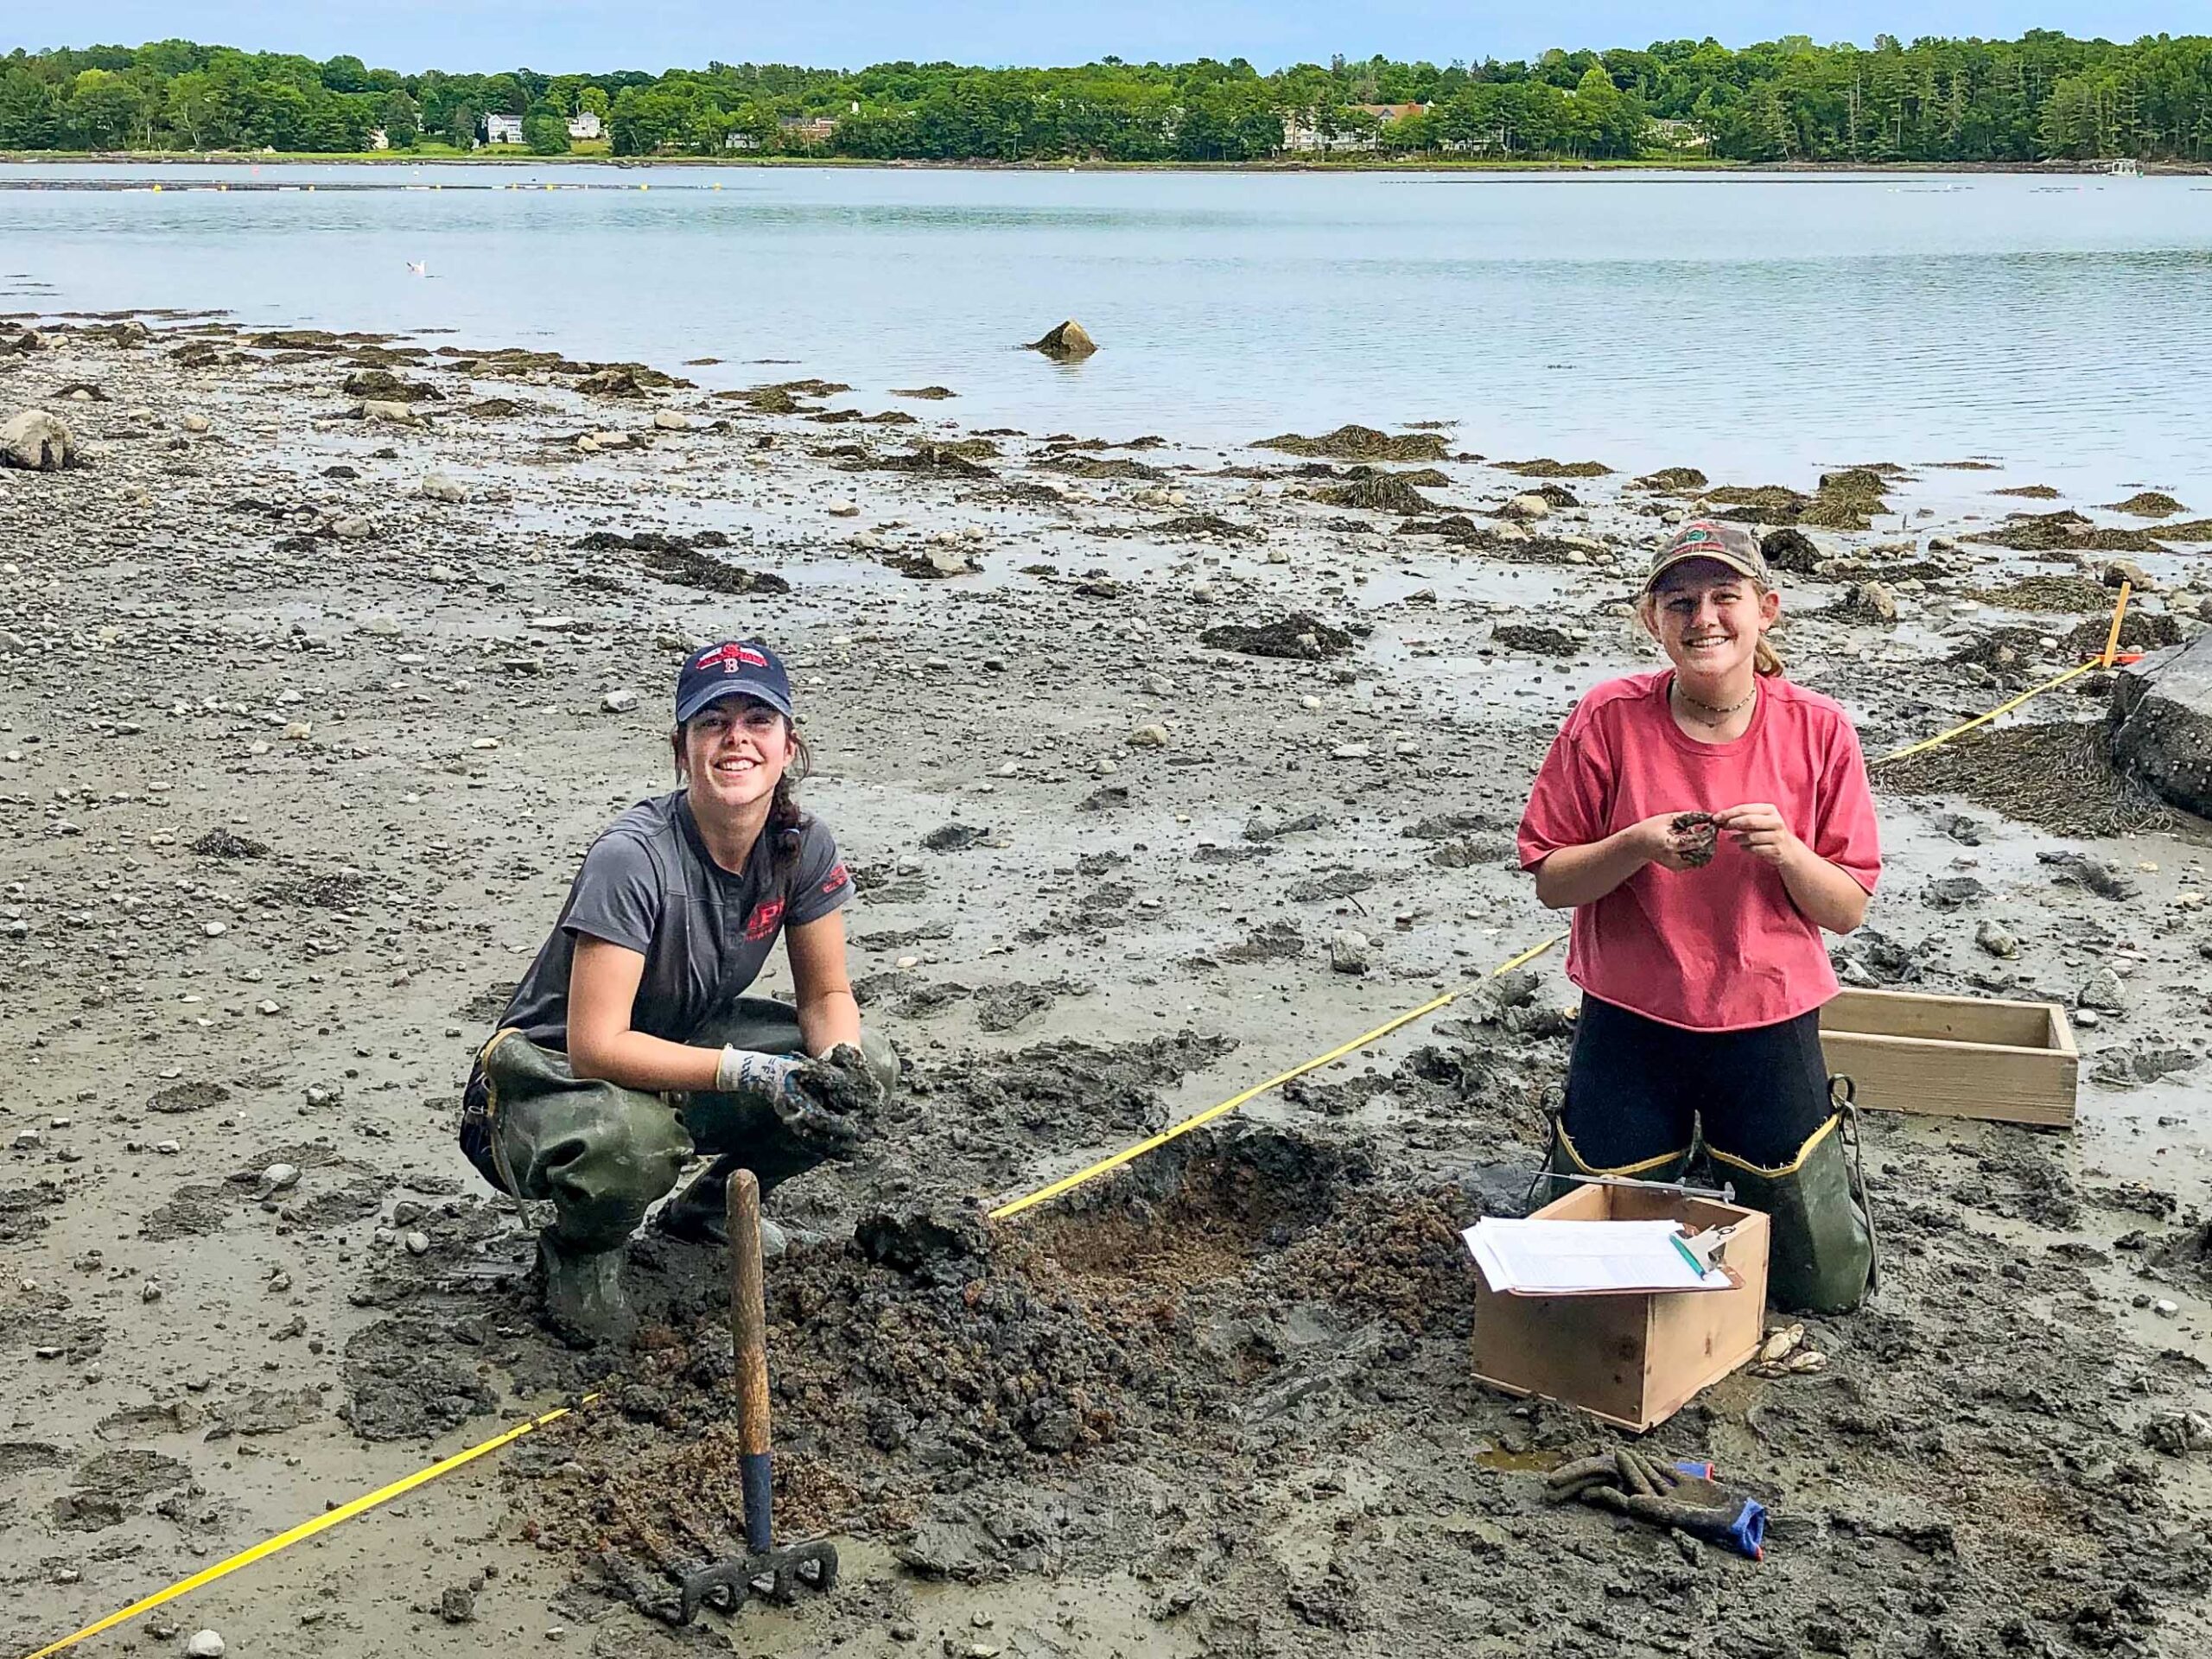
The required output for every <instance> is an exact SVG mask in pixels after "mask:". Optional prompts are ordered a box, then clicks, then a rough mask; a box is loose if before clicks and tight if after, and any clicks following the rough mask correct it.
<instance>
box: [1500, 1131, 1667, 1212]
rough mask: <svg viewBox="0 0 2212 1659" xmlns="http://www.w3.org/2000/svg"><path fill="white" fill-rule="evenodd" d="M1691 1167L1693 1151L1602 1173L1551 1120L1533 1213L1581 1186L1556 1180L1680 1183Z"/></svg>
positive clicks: (1534, 1191)
mask: <svg viewBox="0 0 2212 1659" xmlns="http://www.w3.org/2000/svg"><path fill="white" fill-rule="evenodd" d="M1689 1166H1690V1148H1689V1147H1683V1148H1682V1149H1681V1151H1680V1152H1669V1153H1664V1154H1661V1155H1660V1156H1659V1157H1656V1158H1647V1159H1645V1160H1643V1162H1642V1163H1640V1164H1624V1165H1623V1166H1621V1167H1620V1168H1618V1169H1599V1168H1596V1167H1593V1166H1591V1165H1589V1164H1586V1163H1584V1162H1583V1161H1582V1158H1581V1154H1579V1153H1577V1152H1576V1151H1575V1149H1574V1142H1573V1141H1570V1140H1568V1139H1567V1125H1566V1124H1565V1123H1564V1122H1561V1121H1560V1118H1559V1117H1557V1116H1554V1117H1553V1119H1552V1144H1551V1149H1550V1151H1549V1152H1548V1153H1547V1154H1545V1157H1544V1173H1542V1174H1541V1175H1539V1176H1537V1177H1536V1179H1535V1183H1534V1185H1533V1186H1532V1187H1531V1189H1530V1196H1531V1202H1530V1204H1529V1208H1530V1209H1531V1210H1532V1211H1535V1210H1541V1209H1542V1208H1543V1207H1544V1206H1545V1205H1548V1204H1549V1203H1550V1202H1551V1201H1552V1200H1553V1199H1554V1198H1565V1197H1566V1196H1567V1194H1568V1193H1569V1192H1573V1191H1574V1189H1575V1188H1576V1187H1578V1186H1580V1185H1582V1183H1581V1181H1580V1180H1579V1179H1553V1178H1554V1177H1579V1176H1584V1175H1608V1176H1613V1177H1616V1178H1618V1179H1627V1180H1634V1181H1679V1180H1681V1179H1682V1172H1683V1171H1685V1170H1687V1169H1688V1167H1689Z"/></svg>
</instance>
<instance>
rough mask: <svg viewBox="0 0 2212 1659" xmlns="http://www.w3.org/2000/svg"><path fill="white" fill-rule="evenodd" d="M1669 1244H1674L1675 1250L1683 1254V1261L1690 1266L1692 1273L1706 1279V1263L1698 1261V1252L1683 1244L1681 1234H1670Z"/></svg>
mask: <svg viewBox="0 0 2212 1659" xmlns="http://www.w3.org/2000/svg"><path fill="white" fill-rule="evenodd" d="M1667 1242H1668V1243H1669V1244H1672V1245H1673V1246H1674V1247H1675V1249H1677V1250H1679V1251H1680V1252H1681V1257H1682V1260H1683V1261H1685V1262H1688V1263H1689V1264H1690V1271H1691V1272H1693V1273H1694V1274H1697V1276H1698V1277H1699V1278H1700V1279H1702V1278H1704V1277H1705V1275H1706V1273H1707V1268H1706V1265H1705V1263H1704V1262H1700V1261H1699V1260H1698V1259H1697V1252H1696V1251H1695V1250H1693V1249H1690V1247H1689V1246H1688V1245H1687V1244H1685V1243H1682V1236H1681V1234H1680V1233H1669V1234H1668V1235H1667Z"/></svg>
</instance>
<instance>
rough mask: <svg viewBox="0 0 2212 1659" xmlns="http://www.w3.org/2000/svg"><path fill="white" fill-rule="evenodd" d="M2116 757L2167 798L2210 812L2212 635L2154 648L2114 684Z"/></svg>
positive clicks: (2203, 815)
mask: <svg viewBox="0 0 2212 1659" xmlns="http://www.w3.org/2000/svg"><path fill="white" fill-rule="evenodd" d="M2112 751H2113V760H2115V761H2117V762H2118V763H2119V765H2120V767H2121V768H2122V769H2123V770H2124V771H2126V772H2128V773H2130V774H2131V775H2133V777H2135V778H2136V779H2139V781H2141V782H2142V783H2143V784H2144V785H2146V786H2147V787H2149V788H2150V789H2151V790H2152V791H2155V792H2156V793H2157V794H2158V795H2159V796H2161V797H2163V798H2164V799H2166V800H2168V801H2171V802H2172V803H2173V804H2174V805H2176V806H2178V807H2180V808H2181V809H2182V810H2183V811H2186V812H2194V813H2195V814H2196V816H2197V817H2200V818H2212V634H2208V635H2206V636H2204V637H2203V638H2202V639H2197V640H2196V641H2194V642H2192V643H2191V644H2189V645H2175V646H2169V647H2168V648H2167V649H2166V650H2164V651H2158V652H2152V653H2151V654H2150V655H2149V656H2147V657H2145V658H2144V659H2143V660H2142V661H2141V662H2139V663H2134V664H2130V665H2129V666H2127V667H2126V668H2124V669H2122V670H2121V671H2120V677H2119V679H2118V680H2117V681H2116V682H2114V683H2113V723H2112Z"/></svg>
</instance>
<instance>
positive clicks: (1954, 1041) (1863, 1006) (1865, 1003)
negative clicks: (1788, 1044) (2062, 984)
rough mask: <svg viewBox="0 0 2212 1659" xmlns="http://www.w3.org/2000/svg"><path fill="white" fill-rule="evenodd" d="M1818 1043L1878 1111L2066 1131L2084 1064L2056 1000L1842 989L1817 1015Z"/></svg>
mask: <svg viewBox="0 0 2212 1659" xmlns="http://www.w3.org/2000/svg"><path fill="white" fill-rule="evenodd" d="M1821 1048H1822V1049H1823V1050H1824V1051H1825V1052H1826V1053H1827V1065H1828V1070H1829V1071H1831V1072H1836V1073H1840V1074H1841V1075H1842V1076H1845V1077H1849V1078H1850V1079H1851V1080H1852V1081H1853V1083H1854V1084H1857V1085H1858V1089H1859V1104H1860V1105H1861V1106H1866V1107H1870V1108H1872V1109H1875V1110H1877V1111H1885V1112H1925V1113H1929V1114H1931V1115H1933V1116H1937V1117H1979V1118H1989V1119H1993V1120H1994V1121H1996V1122H2000V1123H2033V1124H2037V1125H2041V1126H2043V1127H2044V1128H2072V1127H2073V1123H2074V1093H2075V1086H2076V1084H2077V1082H2078V1080H2079V1077H2080V1072H2081V1065H2082V1058H2081V1053H2080V1051H2078V1050H2077V1049H2076V1048H2075V1046H2074V1027H2073V1022H2072V1021H2071V1020H2069V1019H2068V1018H2067V1014H2066V1010H2065V1009H2064V1008H2062V1007H2059V1006H2058V1005H2057V1004H2056V1003H2055V1002H2005V1001H1998V1000H1996V999H1994V998H1991V997H1974V996H1928V995H1922V994H1920V993H1917V992H1913V991H1854V990H1847V991H1844V992H1842V993H1840V995H1837V996H1836V997H1835V998H1834V1000H1833V1001H1830V1002H1829V1003H1828V1004H1827V1007H1823V1008H1822V1009H1821Z"/></svg>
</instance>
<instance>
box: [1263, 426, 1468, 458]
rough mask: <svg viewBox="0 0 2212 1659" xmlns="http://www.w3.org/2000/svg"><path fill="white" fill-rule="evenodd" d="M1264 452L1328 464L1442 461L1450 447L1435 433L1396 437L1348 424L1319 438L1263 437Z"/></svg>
mask: <svg viewBox="0 0 2212 1659" xmlns="http://www.w3.org/2000/svg"><path fill="white" fill-rule="evenodd" d="M1258 447H1259V448H1262V449H1281V450H1282V451H1283V452H1284V453H1285V454H1293V455H1313V456H1317V457H1319V458H1320V459H1322V460H1325V461H1442V460H1444V459H1445V458H1446V455H1447V454H1449V452H1450V451H1449V446H1448V445H1446V443H1445V442H1444V439H1443V437H1442V435H1440V434H1438V433H1434V432H1402V433H1399V434H1397V435H1395V436H1393V435H1391V434H1389V433H1388V432H1378V431H1376V429H1374V428H1373V427H1371V426H1357V425H1345V426H1340V427H1338V429H1336V430H1335V431H1333V432H1324V433H1323V434H1322V435H1320V436H1319V437H1318V438H1309V437H1307V436H1306V435H1304V434H1302V433H1298V432H1285V433H1282V434H1281V435H1278V436H1275V437H1272V438H1262V439H1261V440H1260V442H1259V445H1258Z"/></svg>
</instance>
